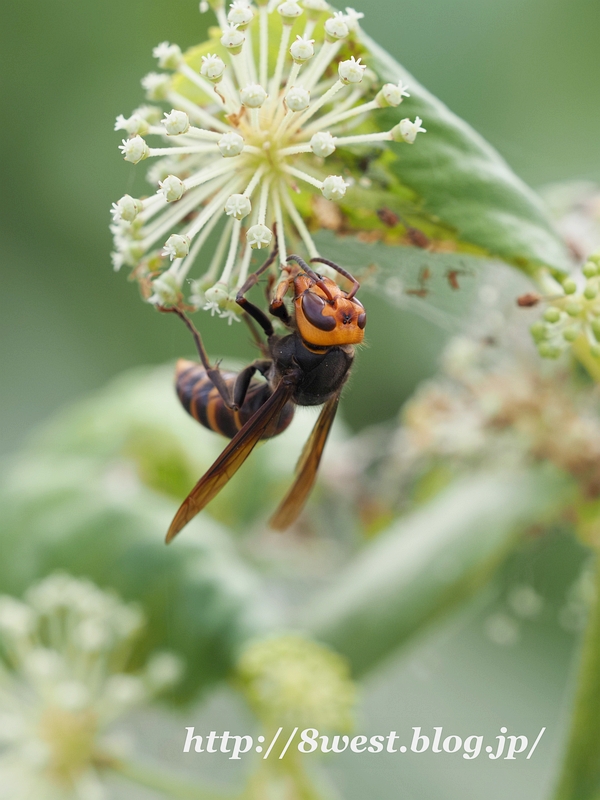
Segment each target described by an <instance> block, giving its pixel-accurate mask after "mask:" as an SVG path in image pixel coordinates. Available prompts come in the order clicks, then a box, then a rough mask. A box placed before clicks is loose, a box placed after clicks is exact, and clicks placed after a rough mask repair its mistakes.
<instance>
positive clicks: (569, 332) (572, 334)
mask: <svg viewBox="0 0 600 800" xmlns="http://www.w3.org/2000/svg"><path fill="white" fill-rule="evenodd" d="M578 336H579V330H578V329H577V328H565V329H564V331H563V339H564V340H565V342H574V341H575V339H577V337H578Z"/></svg>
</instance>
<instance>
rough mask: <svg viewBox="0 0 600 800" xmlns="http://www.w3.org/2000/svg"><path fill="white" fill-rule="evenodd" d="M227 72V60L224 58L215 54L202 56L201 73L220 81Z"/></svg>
mask: <svg viewBox="0 0 600 800" xmlns="http://www.w3.org/2000/svg"><path fill="white" fill-rule="evenodd" d="M224 72H225V62H224V61H223V59H222V58H219V56H215V55H208V56H202V66H201V67H200V75H202V76H203V77H204V78H208V80H209V81H212V82H213V83H218V82H219V81H220V80H221V78H222V77H223V73H224Z"/></svg>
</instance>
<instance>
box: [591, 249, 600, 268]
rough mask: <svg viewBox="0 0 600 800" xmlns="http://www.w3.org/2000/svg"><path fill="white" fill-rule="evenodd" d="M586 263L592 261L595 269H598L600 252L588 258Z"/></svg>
mask: <svg viewBox="0 0 600 800" xmlns="http://www.w3.org/2000/svg"><path fill="white" fill-rule="evenodd" d="M588 261H592V262H593V263H594V264H595V265H596V266H597V267H600V250H597V251H596V252H595V253H592V254H591V255H589V256H588Z"/></svg>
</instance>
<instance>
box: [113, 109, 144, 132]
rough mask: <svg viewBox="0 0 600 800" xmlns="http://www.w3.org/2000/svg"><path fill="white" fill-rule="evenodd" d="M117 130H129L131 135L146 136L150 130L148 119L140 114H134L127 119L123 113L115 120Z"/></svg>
mask: <svg viewBox="0 0 600 800" xmlns="http://www.w3.org/2000/svg"><path fill="white" fill-rule="evenodd" d="M115 130H116V131H127V133H128V134H129V135H130V136H135V135H138V136H145V135H146V134H147V133H148V131H149V130H150V125H149V124H148V121H147V120H145V119H144V117H142V116H141V115H140V114H135V113H134V114H132V115H131V116H130V117H129V118H128V119H125V117H124V116H123V114H119V116H118V117H117V119H116V122H115Z"/></svg>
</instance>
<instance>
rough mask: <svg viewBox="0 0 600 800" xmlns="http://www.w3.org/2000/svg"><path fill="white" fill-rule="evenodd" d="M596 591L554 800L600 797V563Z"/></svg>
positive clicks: (596, 570) (597, 568)
mask: <svg viewBox="0 0 600 800" xmlns="http://www.w3.org/2000/svg"><path fill="white" fill-rule="evenodd" d="M594 586H595V592H594V597H593V600H592V607H591V608H590V612H589V618H588V623H587V629H586V631H585V636H584V641H583V648H582V652H581V661H580V666H579V676H578V683H577V690H576V694H575V701H574V712H573V718H572V721H571V730H570V733H569V740H568V744H567V748H566V754H565V758H564V761H563V765H562V770H561V774H560V776H559V780H558V784H557V789H556V793H555V795H554V800H597V799H598V797H600V714H599V713H598V709H599V708H600V561H599V557H598V554H596V556H595V564H594Z"/></svg>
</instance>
